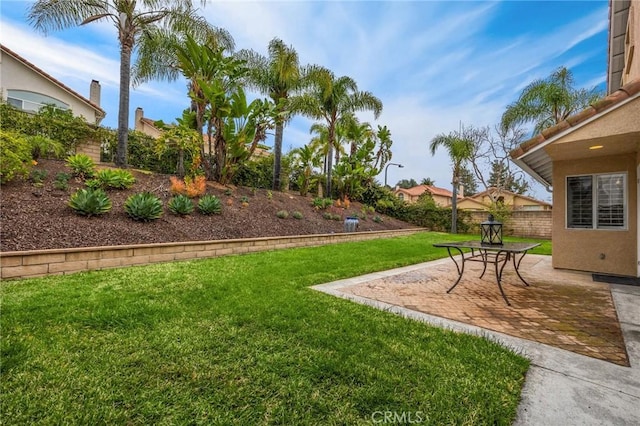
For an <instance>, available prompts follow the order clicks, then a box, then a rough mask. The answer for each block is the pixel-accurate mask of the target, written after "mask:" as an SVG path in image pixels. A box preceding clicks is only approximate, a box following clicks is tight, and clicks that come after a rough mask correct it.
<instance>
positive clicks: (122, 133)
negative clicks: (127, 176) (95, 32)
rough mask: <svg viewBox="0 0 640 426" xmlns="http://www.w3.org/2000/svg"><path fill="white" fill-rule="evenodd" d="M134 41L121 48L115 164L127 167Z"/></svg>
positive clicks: (127, 41)
mask: <svg viewBox="0 0 640 426" xmlns="http://www.w3.org/2000/svg"><path fill="white" fill-rule="evenodd" d="M132 50H133V40H131V41H129V40H122V42H121V48H120V102H119V105H118V146H117V148H116V158H115V163H116V166H118V167H127V143H128V140H129V88H130V83H131V51H132Z"/></svg>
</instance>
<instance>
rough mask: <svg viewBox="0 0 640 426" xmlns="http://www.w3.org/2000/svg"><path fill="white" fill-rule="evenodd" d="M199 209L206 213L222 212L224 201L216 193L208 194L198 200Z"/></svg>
mask: <svg viewBox="0 0 640 426" xmlns="http://www.w3.org/2000/svg"><path fill="white" fill-rule="evenodd" d="M198 210H200V213H202V214H204V215H211V214H220V213H221V212H222V203H221V202H220V199H219V198H218V197H216V196H215V195H210V194H207V195H205V196H203V197H201V198H200V201H198Z"/></svg>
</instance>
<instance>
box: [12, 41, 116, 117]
mask: <svg viewBox="0 0 640 426" xmlns="http://www.w3.org/2000/svg"><path fill="white" fill-rule="evenodd" d="M0 50H1V51H2V53H6V54H7V55H9V56H11V57H12V58H14V59H15V60H17V61H18V62H21V63H22V64H23V65H25V66H26V67H27V68H31V69H32V70H34V71H35V72H36V73H38V74H40V75H41V76H42V77H44V78H45V79H47V80H49V81H50V82H52V83H53V84H55V85H56V86H59V87H60V88H62V89H63V90H65V91H67V92H69V93H70V94H71V95H73V96H75V97H76V98H78V99H80V100H81V101H82V102H84V103H86V104H88V105H89V106H91V107H92V108H93V109H95V110H96V111H98V112H99V113H100V114H101V115H102V117H104V116H105V115H107V113H106V112H105V111H104V110H103V109H102V108H101V107H100V105H97V104H96V103H94V102H92V101H90V100H89V99H87V98H85V97H84V96H82V95H81V94H79V93H78V92H76V91H75V90H73V89H72V88H70V87H68V86H66V85H65V84H64V83H62V82H61V81H60V80H58V79H56V78H54V77H52V76H51V75H49V74H47V73H46V72H44V71H43V70H42V69H40V68H38V67H37V66H35V65H34V64H32V63H31V62H29V61H27V60H26V59H25V58H23V57H22V56H20V55H18V54H17V53H16V52H14V51H13V50H11V49H9V48H8V47H7V46H5V45H4V44H0Z"/></svg>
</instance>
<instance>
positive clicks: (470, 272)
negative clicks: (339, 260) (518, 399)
mask: <svg viewBox="0 0 640 426" xmlns="http://www.w3.org/2000/svg"><path fill="white" fill-rule="evenodd" d="M481 272H482V264H481V263H477V262H467V263H466V264H465V272H464V275H463V277H462V280H461V281H460V283H459V284H458V286H457V287H456V288H455V289H454V290H453V291H452V292H451V293H449V294H447V292H446V291H447V289H448V288H449V287H451V285H452V284H453V283H454V282H455V280H456V278H457V276H458V274H457V272H456V269H455V266H454V264H453V262H452V261H451V259H449V258H446V259H441V260H439V261H435V262H429V263H427V264H423V265H421V266H420V267H417V268H411V270H405V271H404V272H401V273H396V274H393V275H389V274H377V275H376V274H373V276H370V277H369V279H368V280H366V281H363V282H350V283H349V284H346V285H342V286H341V287H340V289H339V291H340V292H341V293H343V294H345V295H353V296H358V297H363V298H366V299H372V300H377V301H380V302H384V303H388V304H390V305H395V306H399V307H404V308H407V309H410V310H412V311H418V312H423V313H426V314H429V315H433V316H436V317H442V318H447V319H450V320H454V321H458V322H461V323H465V324H470V325H473V326H477V327H481V328H484V329H488V330H493V331H497V332H499V333H504V334H508V335H511V336H515V337H519V338H523V339H527V340H531V341H535V342H539V343H543V344H546V345H551V346H555V347H558V348H561V349H564V350H568V351H571V352H575V353H579V354H582V355H586V356H589V357H592V358H596V359H601V360H605V361H608V362H611V363H615V364H618V365H622V366H629V359H628V356H627V352H626V349H625V342H624V339H623V335H622V332H621V329H620V325H619V322H618V316H617V314H616V310H615V306H614V303H613V300H612V297H611V291H610V289H609V285H608V284H605V283H598V282H593V280H592V278H591V274H587V273H580V272H572V271H563V270H555V269H553V268H552V266H551V257H549V256H538V255H528V256H526V257H525V258H524V260H523V261H522V264H521V266H520V273H521V275H522V276H523V278H524V279H525V280H527V282H529V284H531V285H530V286H529V287H526V286H524V284H523V283H522V282H521V281H520V280H519V279H518V277H517V276H516V274H515V271H514V270H513V265H512V264H509V265H507V267H506V268H505V269H504V273H503V278H502V286H503V289H504V291H505V293H506V295H507V297H508V299H509V301H510V302H511V306H507V304H506V303H505V301H504V299H503V298H502V296H501V295H500V291H499V289H498V285H497V282H496V277H495V272H494V270H493V269H489V268H488V270H487V273H485V275H484V277H483V278H482V279H480V278H479V276H480V274H481Z"/></svg>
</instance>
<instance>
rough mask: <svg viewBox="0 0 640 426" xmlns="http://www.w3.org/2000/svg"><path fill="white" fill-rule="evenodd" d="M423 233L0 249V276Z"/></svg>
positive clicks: (59, 272) (29, 275)
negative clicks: (45, 248)
mask: <svg viewBox="0 0 640 426" xmlns="http://www.w3.org/2000/svg"><path fill="white" fill-rule="evenodd" d="M418 232H425V229H423V228H410V229H399V230H390V231H365V232H353V233H340V234H317V235H296V236H288V237H264V238H247V239H235V240H215V241H189V242H177V243H161V244H139V245H127V246H108V247H81V248H70V249H53V250H31V251H16V252H4V253H2V252H0V277H1V278H2V279H3V280H5V279H19V278H36V277H42V276H47V275H63V274H73V273H76V272H82V271H92V270H98V269H109V268H119V267H124V266H131V265H146V264H151V263H160V262H172V261H175V260H188V259H201V258H208V257H218V256H226V255H231V254H241V253H250V252H258V251H268V250H277V249H285V248H292V247H311V246H320V245H325V244H335V243H342V242H347V241H364V240H372V239H376V238H390V237H398V236H404V235H412V234H416V233H418Z"/></svg>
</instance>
